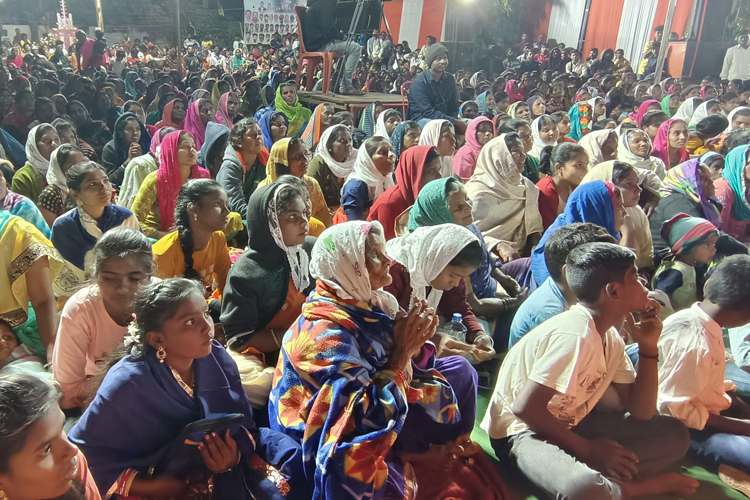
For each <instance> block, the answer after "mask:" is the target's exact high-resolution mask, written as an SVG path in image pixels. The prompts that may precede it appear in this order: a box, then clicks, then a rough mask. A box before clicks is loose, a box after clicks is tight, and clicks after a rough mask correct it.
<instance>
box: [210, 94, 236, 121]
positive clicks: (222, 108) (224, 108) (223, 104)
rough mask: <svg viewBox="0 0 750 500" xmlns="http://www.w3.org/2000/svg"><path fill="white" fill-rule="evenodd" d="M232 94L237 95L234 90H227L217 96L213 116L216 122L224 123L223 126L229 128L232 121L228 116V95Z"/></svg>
mask: <svg viewBox="0 0 750 500" xmlns="http://www.w3.org/2000/svg"><path fill="white" fill-rule="evenodd" d="M230 94H231V95H233V96H235V97H237V94H235V93H234V92H227V93H226V94H223V95H222V96H221V97H220V98H219V106H218V109H217V110H216V116H215V117H214V121H215V122H216V123H219V124H221V125H224V126H225V127H227V128H229V130H231V129H232V127H234V123H233V122H232V118H230V116H229V95H230Z"/></svg>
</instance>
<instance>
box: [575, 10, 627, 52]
mask: <svg viewBox="0 0 750 500" xmlns="http://www.w3.org/2000/svg"><path fill="white" fill-rule="evenodd" d="M624 4H625V0H592V2H591V10H590V11H589V22H588V28H587V29H586V40H585V42H584V45H583V54H584V58H588V54H589V51H590V50H591V49H593V48H598V49H599V54H601V53H602V52H603V51H604V50H605V49H616V48H617V47H616V45H617V33H618V31H619V30H620V18H621V17H622V8H623V5H624Z"/></svg>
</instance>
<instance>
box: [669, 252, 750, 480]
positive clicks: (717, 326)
mask: <svg viewBox="0 0 750 500" xmlns="http://www.w3.org/2000/svg"><path fill="white" fill-rule="evenodd" d="M704 295H705V299H704V300H703V301H702V302H697V303H695V304H693V305H692V307H690V308H689V309H684V310H682V311H679V312H676V313H675V314H673V315H672V316H670V317H669V318H667V319H666V321H665V322H664V328H663V330H662V334H661V336H660V337H659V340H658V342H657V346H658V352H659V354H658V362H659V394H658V399H657V409H658V411H659V413H661V414H662V415H669V416H672V417H674V418H676V419H678V420H680V421H682V422H683V423H684V424H685V425H686V426H687V427H688V428H689V429H690V451H691V453H692V454H693V455H694V456H695V457H696V458H698V459H700V460H704V461H706V462H708V463H709V464H711V465H719V464H724V465H722V467H720V468H719V473H720V474H722V473H724V474H728V475H729V476H730V478H733V479H740V476H742V479H744V480H746V481H747V480H749V479H750V478H748V477H747V476H746V475H744V474H740V473H739V472H738V471H736V470H731V469H727V468H726V467H727V465H729V466H731V467H734V468H736V469H739V470H740V471H742V472H743V473H745V474H747V473H750V407H748V405H747V404H746V403H745V402H744V401H741V400H739V399H738V397H737V395H736V394H735V392H736V390H737V387H736V386H735V385H734V383H732V382H731V381H729V380H726V367H727V361H726V350H725V347H724V340H723V336H722V328H736V327H739V326H743V325H746V324H747V323H748V322H750V256H748V255H733V256H731V257H727V258H725V259H724V260H723V261H722V262H721V264H719V265H718V266H717V267H716V270H715V271H714V273H713V274H712V275H711V277H710V278H709V279H708V281H707V282H706V286H705V289H704Z"/></svg>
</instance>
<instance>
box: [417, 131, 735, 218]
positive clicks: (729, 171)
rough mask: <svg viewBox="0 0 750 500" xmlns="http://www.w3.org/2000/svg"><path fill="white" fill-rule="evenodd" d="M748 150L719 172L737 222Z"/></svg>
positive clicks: (729, 158)
mask: <svg viewBox="0 0 750 500" xmlns="http://www.w3.org/2000/svg"><path fill="white" fill-rule="evenodd" d="M748 149H750V146H748V145H743V146H738V147H736V148H734V149H733V150H731V151H730V152H729V154H728V155H727V159H726V162H725V163H724V170H723V171H722V172H721V176H722V177H724V178H725V179H726V180H727V181H728V182H729V186H730V187H731V188H732V191H733V192H734V204H733V205H732V215H733V216H734V218H735V219H737V220H738V221H746V220H748V219H750V208H749V207H748V202H747V199H746V197H745V182H744V180H743V179H744V177H745V164H746V163H747V162H746V161H745V158H747V150H748ZM702 158H703V157H701V159H702ZM409 224H411V217H410V218H409Z"/></svg>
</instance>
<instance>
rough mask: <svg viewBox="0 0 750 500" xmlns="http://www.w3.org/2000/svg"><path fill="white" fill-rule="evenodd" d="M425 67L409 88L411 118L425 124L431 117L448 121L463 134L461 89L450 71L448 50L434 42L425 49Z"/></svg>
mask: <svg viewBox="0 0 750 500" xmlns="http://www.w3.org/2000/svg"><path fill="white" fill-rule="evenodd" d="M423 51H424V58H425V70H426V71H423V72H422V73H420V74H419V75H418V76H417V77H416V78H414V81H413V82H412V83H411V87H409V119H410V120H414V121H417V122H419V124H420V126H424V125H425V124H426V123H427V122H428V121H430V120H448V121H450V122H451V123H452V124H453V126H454V127H455V128H456V133H457V134H459V135H463V133H464V132H465V129H466V125H465V124H464V123H463V122H461V121H458V120H457V117H458V89H457V88H456V79H455V78H453V75H451V74H450V73H448V72H447V71H445V70H446V68H447V67H448V49H446V48H445V46H444V45H443V44H442V43H434V44H432V45H430V46H427V47H426V48H424V49H423Z"/></svg>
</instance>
